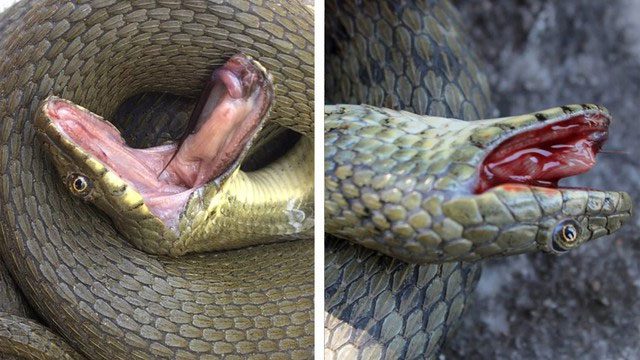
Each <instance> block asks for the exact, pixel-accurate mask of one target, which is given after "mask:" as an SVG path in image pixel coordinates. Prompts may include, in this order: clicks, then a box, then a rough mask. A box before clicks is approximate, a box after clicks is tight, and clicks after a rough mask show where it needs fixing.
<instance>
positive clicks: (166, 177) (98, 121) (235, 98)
mask: <svg viewBox="0 0 640 360" xmlns="http://www.w3.org/2000/svg"><path fill="white" fill-rule="evenodd" d="M273 96H274V95H273V84H272V81H271V79H270V77H269V76H268V75H267V74H266V72H265V70H264V69H263V68H262V67H261V66H260V65H259V64H257V63H256V62H254V61H253V60H251V59H250V58H248V57H246V56H244V55H236V56H234V57H232V58H231V59H230V60H229V61H228V62H227V63H226V64H225V65H224V66H223V67H222V68H220V69H218V70H216V71H215V72H214V73H213V75H212V77H211V79H210V80H209V82H208V83H207V86H206V87H205V90H204V91H203V93H202V96H201V99H200V102H199V103H198V104H197V106H196V108H195V109H194V113H193V114H192V116H191V119H190V123H189V125H188V130H187V132H186V134H185V136H184V137H183V138H182V139H181V140H180V141H179V142H178V143H175V144H169V145H162V146H156V147H151V148H147V149H135V148H131V147H129V146H127V144H126V143H125V141H124V139H123V138H122V136H121V135H120V132H119V131H118V129H116V128H115V127H114V126H113V125H111V124H110V123H109V122H108V121H105V120H103V119H102V118H101V117H99V116H97V115H95V114H93V113H91V112H89V111H88V110H85V109H83V108H81V107H79V106H76V105H74V104H72V103H71V102H68V101H66V100H62V99H59V98H55V97H51V98H49V99H48V100H47V101H46V103H45V105H44V114H45V117H46V119H48V122H47V123H46V124H44V125H42V124H40V125H39V126H40V127H41V128H43V129H41V131H43V132H44V133H45V135H46V136H47V138H48V139H49V141H50V142H52V143H53V142H56V141H55V139H56V138H62V139H64V140H65V141H66V142H67V143H68V142H70V143H71V144H73V145H74V146H75V147H77V148H78V149H80V150H81V151H82V152H83V153H85V154H86V155H88V156H90V157H93V158H94V159H95V160H98V161H99V162H101V163H102V164H103V165H105V166H106V167H107V168H108V169H109V170H111V171H113V172H115V173H116V174H117V175H118V176H119V177H120V178H122V179H123V180H125V181H126V182H127V183H129V184H130V185H131V186H133V187H134V188H135V189H136V190H137V191H138V192H139V193H140V195H141V196H142V198H143V199H144V202H145V204H146V205H147V206H148V207H149V209H150V211H151V212H152V213H154V214H155V215H156V216H157V217H158V218H160V219H161V220H163V222H164V223H165V224H166V225H168V226H170V227H174V228H175V227H176V226H177V223H178V219H179V215H180V213H181V212H182V210H183V209H184V207H185V205H186V203H187V201H188V199H189V196H190V195H191V194H192V193H193V191H195V190H196V189H198V188H199V187H201V186H202V185H204V184H206V183H208V182H211V181H222V180H223V179H224V178H226V176H227V175H228V174H230V173H231V172H232V171H233V170H235V169H236V168H237V167H238V165H239V162H240V160H241V159H242V157H243V154H244V153H245V152H246V150H247V149H248V148H249V146H250V145H251V141H252V139H253V138H254V135H255V134H256V133H257V131H258V130H259V129H260V128H261V127H262V125H263V123H264V119H265V118H266V117H267V116H266V115H267V113H268V112H269V109H270V107H271V104H272V100H273ZM58 146H60V144H58ZM69 151H70V150H67V152H69ZM76 161H77V160H76Z"/></svg>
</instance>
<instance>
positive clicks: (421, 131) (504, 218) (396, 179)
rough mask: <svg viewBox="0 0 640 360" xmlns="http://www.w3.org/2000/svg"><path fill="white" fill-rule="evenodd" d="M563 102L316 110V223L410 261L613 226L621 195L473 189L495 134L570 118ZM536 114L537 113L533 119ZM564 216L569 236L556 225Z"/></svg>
mask: <svg viewBox="0 0 640 360" xmlns="http://www.w3.org/2000/svg"><path fill="white" fill-rule="evenodd" d="M596 114H603V115H605V116H608V115H607V114H608V113H607V112H606V110H605V109H601V108H599V107H597V106H596V105H569V106H563V107H561V108H560V107H558V108H553V109H548V110H545V111H539V112H536V113H532V114H527V115H522V116H515V117H508V118H503V119H493V120H482V121H474V122H465V121H460V120H455V119H444V118H435V117H429V116H425V117H419V116H416V115H414V114H411V113H406V112H398V111H394V110H389V109H380V108H373V107H367V106H352V105H351V106H350V105H341V106H327V107H326V109H325V147H326V149H327V151H325V186H326V191H325V216H326V218H327V220H326V224H325V229H326V231H327V232H329V233H330V234H333V235H335V236H338V237H341V238H344V239H349V240H351V241H353V242H355V243H358V244H360V245H363V246H365V247H368V248H371V249H374V250H377V251H380V252H382V253H384V254H386V255H389V256H392V257H395V258H398V259H401V260H403V261H407V262H412V263H421V264H425V263H441V262H447V261H460V260H463V261H475V260H480V259H485V258H489V257H496V256H507V255H514V254H521V253H525V252H533V251H545V252H549V253H559V252H564V251H567V250H570V249H574V248H576V247H578V246H580V245H581V244H584V243H585V242H587V241H589V240H592V239H596V238H599V237H601V236H604V235H608V234H611V233H613V232H614V231H616V230H618V229H619V228H620V226H621V225H622V224H623V223H624V222H625V221H626V220H628V219H629V217H630V215H631V198H630V197H629V195H628V194H627V193H625V192H618V191H598V190H580V189H563V188H558V189H553V188H545V187H536V186H529V185H520V184H505V185H499V186H497V187H494V188H491V189H489V190H487V191H484V192H483V193H482V194H478V195H475V194H473V192H472V191H469V190H472V189H473V187H472V184H474V183H475V182H477V178H478V174H479V171H478V168H479V167H480V166H479V165H480V162H481V160H482V159H484V158H485V157H486V156H487V154H488V153H489V152H490V151H491V150H492V149H493V148H494V147H495V146H496V145H497V144H499V143H500V142H501V141H504V140H505V139H507V138H509V137H511V136H514V135H515V134H518V133H521V132H523V131H531V130H534V129H536V128H540V127H542V126H546V125H549V124H554V123H558V122H561V121H563V120H565V119H567V118H569V117H575V116H593V115H596ZM541 118H544V120H540V119H541ZM568 222H571V223H572V224H574V226H576V228H577V231H578V234H577V237H576V238H575V239H571V241H569V242H568V241H566V240H564V239H563V237H562V235H561V234H559V232H560V231H561V229H562V225H563V224H567V223H568Z"/></svg>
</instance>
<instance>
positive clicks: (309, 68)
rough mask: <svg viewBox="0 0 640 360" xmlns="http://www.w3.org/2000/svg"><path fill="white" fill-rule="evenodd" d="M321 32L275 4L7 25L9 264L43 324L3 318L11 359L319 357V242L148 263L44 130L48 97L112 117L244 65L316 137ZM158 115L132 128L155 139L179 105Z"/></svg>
mask: <svg viewBox="0 0 640 360" xmlns="http://www.w3.org/2000/svg"><path fill="white" fill-rule="evenodd" d="M312 19H313V16H312V12H311V11H310V9H309V8H308V7H306V6H304V5H302V4H299V3H297V2H288V3H286V4H283V3H280V2H277V1H265V2H259V3H254V2H245V1H230V2H208V1H199V0H190V1H173V0H169V1H164V0H160V1H115V0H101V1H86V2H85V1H74V2H71V1H69V2H67V1H23V2H21V3H18V4H16V5H14V6H13V7H11V8H10V9H8V10H7V11H6V12H5V13H3V14H2V15H0V53H2V54H3V61H2V63H1V64H0V119H1V121H2V122H1V129H2V130H1V135H0V137H1V138H2V139H1V140H0V179H1V180H0V183H1V185H0V188H1V190H0V199H1V201H0V222H1V224H2V236H3V239H2V241H1V242H0V251H1V253H2V263H3V266H4V267H6V268H7V270H8V272H9V273H10V274H11V277H12V278H13V279H14V280H15V282H16V284H17V287H19V289H20V290H21V291H22V293H23V294H24V297H25V298H26V299H27V300H28V303H29V304H30V305H31V306H32V307H33V309H34V310H35V312H36V313H37V319H36V320H26V319H24V318H23V317H20V316H17V315H22V316H25V315H27V314H28V313H27V314H25V312H18V311H17V310H16V309H15V308H11V307H8V308H2V310H3V311H5V313H3V315H2V318H1V320H0V350H1V351H2V352H5V353H6V354H13V355H18V356H27V357H33V358H62V357H67V358H80V357H83V356H86V357H90V358H104V359H113V358H127V359H130V358H149V357H163V358H184V359H190V358H198V357H202V358H218V357H221V356H225V357H226V358H229V359H232V358H237V359H240V358H255V359H262V358H265V359H266V358H308V357H310V354H311V351H312V347H313V325H312V318H313V311H312V309H313V302H312V291H313V269H312V263H313V250H312V249H313V246H312V244H311V242H310V241H292V242H285V243H278V244H271V245H263V246H257V247H252V248H245V249H240V250H233V251H227V252H220V253H209V254H204V255H191V256H186V257H178V258H167V257H162V256H152V255H147V254H145V253H143V252H141V251H139V250H136V249H135V248H133V247H132V246H131V245H129V243H127V242H126V241H125V240H124V239H123V237H122V236H121V235H120V234H119V233H118V232H116V231H115V230H114V228H113V226H112V225H111V223H110V222H109V220H107V219H106V218H105V217H104V216H102V215H101V214H100V213H98V212H97V211H95V210H94V209H93V208H92V207H90V206H87V205H83V204H82V203H81V202H79V201H78V200H75V199H73V198H72V197H71V196H69V194H68V193H67V190H66V189H65V186H64V185H63V184H62V183H61V182H60V181H59V179H58V178H57V177H56V176H55V175H54V174H55V171H54V169H53V167H52V164H51V162H50V161H47V160H45V159H46V158H45V156H44V152H43V146H42V142H41V141H38V140H37V139H36V138H35V130H34V127H33V124H34V120H35V117H36V115H37V113H38V111H39V106H40V103H41V102H42V100H44V99H45V98H46V97H47V96H49V95H56V96H59V97H62V98H65V99H69V100H71V101H73V102H75V103H77V104H81V105H82V106H84V107H85V108H87V109H90V110H91V111H93V112H95V113H98V114H101V115H102V116H104V117H105V118H110V119H113V118H114V116H115V114H116V110H117V109H118V106H119V105H120V104H121V103H122V102H123V101H124V100H125V99H127V98H130V97H131V96H132V95H136V94H139V93H143V92H145V93H146V92H170V93H172V94H174V95H181V96H189V97H193V96H194V95H196V94H197V93H198V92H199V91H200V89H201V88H202V85H203V83H204V80H205V79H206V78H207V77H208V76H209V75H210V74H211V72H212V70H213V69H214V68H216V67H218V66H220V65H222V64H223V63H224V61H225V60H226V59H229V58H230V57H231V56H232V55H235V54H236V53H239V52H242V53H244V54H247V55H250V56H252V57H253V58H255V59H257V60H258V61H260V63H261V64H262V65H264V66H265V67H266V68H267V70H268V71H269V72H270V73H271V74H272V75H273V78H274V82H275V84H276V104H275V107H274V108H273V111H272V114H271V115H272V116H271V117H272V118H274V119H278V121H279V123H281V124H282V125H285V126H287V127H290V128H292V129H294V130H296V131H298V132H300V133H302V134H304V135H307V136H309V135H311V127H312V126H311V124H312V123H311V121H312V110H311V109H312V108H313V90H312V89H313V42H312V41H313V31H312V30H313V24H312ZM191 104H192V103H191ZM191 106H192V105H191ZM159 109H160V110H156V112H155V113H153V112H152V113H151V115H148V116H146V117H143V118H142V119H143V120H144V119H146V121H144V122H143V123H142V125H141V124H139V123H133V124H131V123H127V120H122V122H121V124H120V125H122V126H123V127H126V125H127V124H129V125H131V126H130V128H137V129H138V131H143V132H147V133H149V134H154V133H155V134H157V133H158V132H160V131H162V130H163V127H171V126H173V127H174V128H175V127H176V126H178V125H179V124H174V123H172V122H171V121H172V120H175V119H171V116H166V114H167V113H170V111H171V109H170V107H167V108H163V107H162V106H159ZM162 115H164V116H162ZM162 119H164V120H162ZM128 121H130V120H128ZM162 121H165V122H167V123H165V124H162V123H159V124H157V125H156V123H158V122H162ZM152 125H154V126H152ZM125 135H127V134H126V133H125ZM145 135H146V134H145ZM3 278H4V276H3ZM11 286H12V285H11V284H9V285H8V287H7V289H11ZM7 291H11V290H7ZM55 334H57V335H55Z"/></svg>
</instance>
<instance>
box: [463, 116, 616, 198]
mask: <svg viewBox="0 0 640 360" xmlns="http://www.w3.org/2000/svg"><path fill="white" fill-rule="evenodd" d="M610 121H611V120H610V118H609V116H608V115H606V114H604V113H602V112H596V113H586V114H578V115H575V116H571V117H569V118H567V119H565V120H562V121H558V122H555V123H552V124H548V125H545V126H543V127H540V128H537V129H534V130H530V131H525V132H522V133H520V134H517V135H515V136H512V137H510V138H508V139H507V140H505V141H503V142H501V143H500V144H499V145H498V146H496V147H495V148H494V149H493V150H492V151H491V152H490V153H489V155H487V157H486V158H485V159H484V160H483V162H482V163H481V164H480V167H479V169H480V170H479V171H480V173H479V180H478V183H477V184H476V186H475V193H476V194H479V193H482V192H484V191H486V190H488V189H490V188H492V187H495V186H498V185H502V184H512V183H515V184H526V185H532V186H541V187H550V188H557V187H558V181H560V180H561V179H563V178H566V177H569V176H574V175H578V174H582V173H584V172H587V171H589V169H591V168H592V167H593V166H594V165H595V162H596V154H597V153H598V152H599V151H600V149H601V148H602V146H603V145H604V143H605V141H606V140H607V136H608V128H609V123H610Z"/></svg>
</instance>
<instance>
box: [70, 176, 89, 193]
mask: <svg viewBox="0 0 640 360" xmlns="http://www.w3.org/2000/svg"><path fill="white" fill-rule="evenodd" d="M73 186H74V187H75V188H76V190H78V191H82V190H84V188H85V186H86V184H85V182H84V180H82V179H80V178H78V179H76V181H74V182H73Z"/></svg>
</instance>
